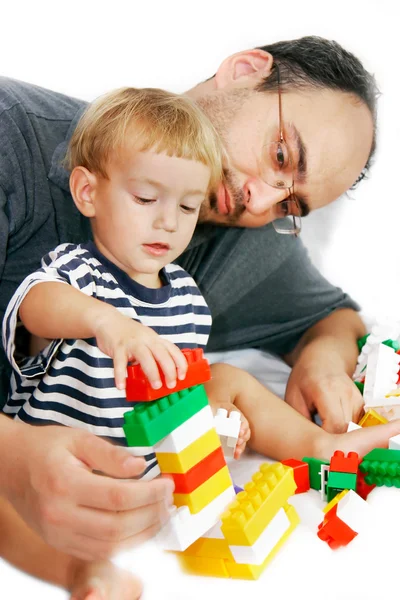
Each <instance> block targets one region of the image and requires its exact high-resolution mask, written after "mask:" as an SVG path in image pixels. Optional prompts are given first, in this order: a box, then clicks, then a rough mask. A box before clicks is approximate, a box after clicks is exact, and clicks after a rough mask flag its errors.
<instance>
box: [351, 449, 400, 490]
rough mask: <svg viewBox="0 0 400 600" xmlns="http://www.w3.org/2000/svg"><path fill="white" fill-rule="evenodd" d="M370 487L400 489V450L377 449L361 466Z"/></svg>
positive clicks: (367, 456) (365, 458) (368, 455)
mask: <svg viewBox="0 0 400 600" xmlns="http://www.w3.org/2000/svg"><path fill="white" fill-rule="evenodd" d="M360 471H361V473H365V482H366V483H367V484H368V485H371V484H375V485H377V486H382V485H385V486H387V487H392V486H394V487H396V488H400V450H388V449H384V448H375V450H372V452H369V454H367V455H366V456H365V457H364V460H363V461H362V463H361V465H360Z"/></svg>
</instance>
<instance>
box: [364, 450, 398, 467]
mask: <svg viewBox="0 0 400 600" xmlns="http://www.w3.org/2000/svg"><path fill="white" fill-rule="evenodd" d="M366 460H368V461H372V460H378V461H382V462H398V463H400V450H391V449H389V448H375V449H374V450H371V452H368V454H366V455H365V456H364V459H363V462H364V461H366ZM361 464H362V463H361Z"/></svg>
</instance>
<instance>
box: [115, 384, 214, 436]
mask: <svg viewBox="0 0 400 600" xmlns="http://www.w3.org/2000/svg"><path fill="white" fill-rule="evenodd" d="M207 405H208V398H207V394H206V392H205V389H204V386H202V385H198V386H196V387H193V388H188V389H187V390H182V391H181V392H176V393H174V394H171V395H169V396H165V397H164V398H161V399H160V400H157V401H155V402H151V403H149V404H146V403H143V404H139V405H138V406H136V408H135V409H134V410H131V411H129V412H127V413H125V415H124V420H125V425H124V432H125V436H126V439H127V442H128V446H154V445H155V444H156V443H157V442H159V441H160V440H162V439H163V438H164V437H166V436H167V435H168V434H169V433H171V432H172V431H173V430H174V429H176V428H177V427H179V425H182V423H184V422H185V421H187V420H188V419H189V418H190V417H192V416H193V415H194V414H196V413H197V412H199V411H200V410H201V409H202V408H204V407H205V406H207Z"/></svg>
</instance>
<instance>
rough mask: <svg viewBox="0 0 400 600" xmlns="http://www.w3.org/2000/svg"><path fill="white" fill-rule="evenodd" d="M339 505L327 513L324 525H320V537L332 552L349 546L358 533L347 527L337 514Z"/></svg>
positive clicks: (318, 533)
mask: <svg viewBox="0 0 400 600" xmlns="http://www.w3.org/2000/svg"><path fill="white" fill-rule="evenodd" d="M336 511H337V504H336V506H334V508H333V509H331V510H330V511H329V512H328V513H326V515H325V518H324V520H323V521H322V523H320V524H319V525H318V532H317V535H318V537H319V538H320V539H321V540H322V541H323V542H326V543H327V544H328V546H329V547H330V548H332V550H334V549H335V548H339V547H340V546H347V544H349V543H350V542H351V540H353V539H354V538H355V537H356V535H357V532H355V531H353V530H352V529H351V527H349V526H348V525H346V523H344V522H343V521H342V520H341V519H340V518H339V517H338V516H337V514H336Z"/></svg>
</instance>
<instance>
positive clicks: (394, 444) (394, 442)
mask: <svg viewBox="0 0 400 600" xmlns="http://www.w3.org/2000/svg"><path fill="white" fill-rule="evenodd" d="M389 449H390V450H400V435H395V436H394V437H391V438H390V439H389Z"/></svg>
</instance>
